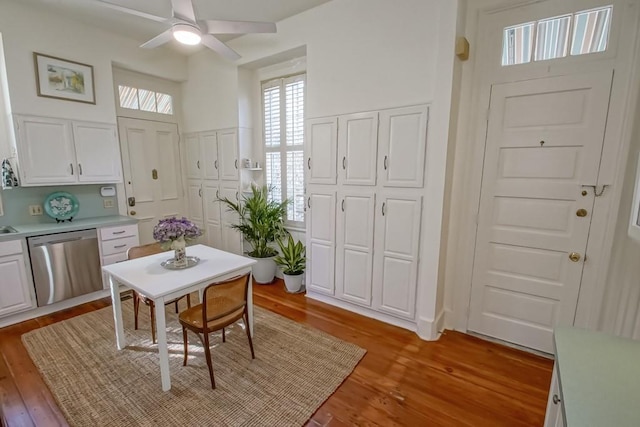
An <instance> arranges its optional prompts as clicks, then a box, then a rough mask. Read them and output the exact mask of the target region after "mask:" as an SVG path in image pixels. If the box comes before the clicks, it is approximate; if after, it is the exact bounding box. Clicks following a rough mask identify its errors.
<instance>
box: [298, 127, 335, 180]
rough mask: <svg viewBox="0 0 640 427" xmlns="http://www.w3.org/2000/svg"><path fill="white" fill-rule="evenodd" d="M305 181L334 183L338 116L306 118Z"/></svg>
mask: <svg viewBox="0 0 640 427" xmlns="http://www.w3.org/2000/svg"><path fill="white" fill-rule="evenodd" d="M305 145H306V147H305V153H306V156H307V158H306V162H307V165H306V167H307V182H308V183H309V184H335V183H336V182H337V172H336V159H337V147H338V118H337V117H328V118H321V119H310V120H307V126H306V136H305Z"/></svg>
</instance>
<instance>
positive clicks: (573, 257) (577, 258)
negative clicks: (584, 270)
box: [569, 252, 580, 262]
mask: <svg viewBox="0 0 640 427" xmlns="http://www.w3.org/2000/svg"><path fill="white" fill-rule="evenodd" d="M569 259H570V260H571V261H573V262H578V261H580V254H579V253H578V252H571V253H570V254H569Z"/></svg>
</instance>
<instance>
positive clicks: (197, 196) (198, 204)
mask: <svg viewBox="0 0 640 427" xmlns="http://www.w3.org/2000/svg"><path fill="white" fill-rule="evenodd" d="M187 199H188V200H189V219H190V220H191V221H193V222H196V223H198V225H202V224H203V223H204V216H203V213H202V185H201V184H200V181H189V182H188V183H187Z"/></svg>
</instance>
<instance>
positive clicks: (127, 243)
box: [101, 236, 138, 257]
mask: <svg viewBox="0 0 640 427" xmlns="http://www.w3.org/2000/svg"><path fill="white" fill-rule="evenodd" d="M101 244H102V256H103V257H105V256H107V255H113V254H118V253H125V254H126V253H127V250H128V249H129V248H132V247H134V246H138V236H131V237H124V238H122V239H114V240H107V241H106V242H102V243H101Z"/></svg>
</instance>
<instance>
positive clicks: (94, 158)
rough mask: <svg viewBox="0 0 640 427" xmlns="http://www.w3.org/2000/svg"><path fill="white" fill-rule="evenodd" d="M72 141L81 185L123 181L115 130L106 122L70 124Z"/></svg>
mask: <svg viewBox="0 0 640 427" xmlns="http://www.w3.org/2000/svg"><path fill="white" fill-rule="evenodd" d="M73 141H74V146H75V149H76V161H77V162H78V181H80V182H87V183H90V182H95V183H108V182H122V168H121V166H120V164H121V160H120V146H119V143H118V138H117V137H116V127H115V126H114V125H110V124H105V123H88V122H73Z"/></svg>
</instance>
